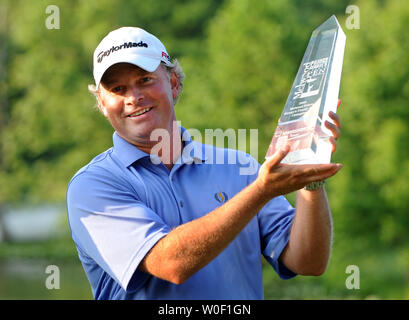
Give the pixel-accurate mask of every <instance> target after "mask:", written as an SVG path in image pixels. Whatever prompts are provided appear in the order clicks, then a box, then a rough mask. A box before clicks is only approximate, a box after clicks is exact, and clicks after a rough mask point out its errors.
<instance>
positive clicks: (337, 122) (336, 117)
mask: <svg viewBox="0 0 409 320" xmlns="http://www.w3.org/2000/svg"><path fill="white" fill-rule="evenodd" d="M329 117H330V118H331V119H332V120H334V123H335V125H336V126H337V127H338V128H339V129H341V118H340V117H339V115H337V114H336V113H335V112H332V111H331V112H330V113H329Z"/></svg>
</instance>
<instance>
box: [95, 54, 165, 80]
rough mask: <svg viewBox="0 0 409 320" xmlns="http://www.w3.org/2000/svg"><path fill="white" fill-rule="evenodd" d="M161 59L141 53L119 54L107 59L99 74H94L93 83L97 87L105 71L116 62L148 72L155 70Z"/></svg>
mask: <svg viewBox="0 0 409 320" xmlns="http://www.w3.org/2000/svg"><path fill="white" fill-rule="evenodd" d="M160 62H161V60H158V59H154V58H150V57H146V56H142V55H128V56H121V57H120V59H113V60H109V61H108V62H107V63H106V65H104V67H103V68H101V69H100V74H96V75H94V79H95V85H96V86H97V87H98V86H99V84H100V82H101V79H102V77H103V76H104V74H105V72H106V71H107V70H108V69H109V68H110V67H112V66H113V65H114V64H117V63H130V64H133V65H135V66H137V67H139V68H142V69H143V70H146V71H148V72H153V71H155V70H156V69H157V68H158V66H159V64H160Z"/></svg>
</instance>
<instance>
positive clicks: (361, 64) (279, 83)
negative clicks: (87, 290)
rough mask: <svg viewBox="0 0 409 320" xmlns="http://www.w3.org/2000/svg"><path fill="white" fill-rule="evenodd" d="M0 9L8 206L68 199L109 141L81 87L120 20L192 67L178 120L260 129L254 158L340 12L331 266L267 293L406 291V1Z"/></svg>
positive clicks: (231, 0)
mask: <svg viewBox="0 0 409 320" xmlns="http://www.w3.org/2000/svg"><path fill="white" fill-rule="evenodd" d="M50 4H53V5H57V6H58V7H59V9H60V29H58V30H49V29H47V28H46V26H45V20H46V18H47V14H46V13H45V9H46V7H47V6H48V5H50ZM351 4H352V5H356V6H357V7H358V8H359V11H360V15H359V18H360V29H348V28H346V19H348V17H349V15H348V14H346V13H345V10H346V7H347V6H348V5H351ZM0 13H3V14H1V15H0V19H2V21H0V28H1V30H0V40H1V44H0V57H1V60H0V63H1V64H0V68H1V69H0V86H1V87H0V102H1V105H0V152H1V153H0V203H5V204H8V203H35V202H63V201H64V200H65V192H66V187H67V183H68V181H69V179H70V178H71V177H72V175H73V174H74V173H75V172H76V170H78V169H79V168H80V167H82V166H83V165H85V164H86V163H87V162H88V161H89V160H90V159H92V158H93V157H94V156H95V155H97V154H99V153H100V152H102V151H103V150H105V149H107V148H109V147H110V146H111V143H112V140H111V136H112V132H113V131H112V128H111V126H110V125H109V123H108V122H107V121H106V120H105V119H104V118H103V117H102V115H100V114H99V112H98V111H96V109H95V108H93V106H94V105H95V101H94V99H93V97H92V96H91V95H90V94H89V93H88V91H87V84H89V83H92V81H93V79H92V53H93V50H94V48H95V47H96V45H97V44H98V43H99V41H100V40H101V39H102V37H103V36H104V35H105V34H106V33H108V32H109V31H111V30H113V29H114V28H117V27H120V26H126V25H133V26H140V27H142V28H145V29H147V30H148V31H150V32H152V33H153V34H155V35H157V36H158V37H159V38H160V39H161V40H162V41H163V42H164V43H165V45H166V47H167V49H168V51H169V53H170V54H171V56H172V57H176V58H177V59H178V60H179V61H180V63H181V65H182V67H183V69H184V71H185V73H186V75H187V77H186V81H185V88H184V92H183V95H182V97H181V99H180V100H179V103H178V105H177V107H176V112H177V117H178V119H179V120H181V121H182V125H183V126H185V127H186V128H197V129H199V130H201V131H202V132H203V130H204V129H205V128H213V129H215V128H222V129H223V130H225V129H227V128H234V129H239V128H243V129H251V128H257V129H258V130H259V133H258V138H259V140H258V150H259V154H258V159H259V161H260V162H261V161H263V158H264V154H265V150H266V149H267V147H268V144H269V142H270V139H271V135H272V133H273V132H274V129H275V126H276V123H277V120H278V117H279V115H280V113H281V111H282V108H283V106H284V103H285V100H286V98H287V95H288V93H289V91H290V88H291V85H292V81H293V79H294V77H295V74H296V71H297V69H298V67H299V63H300V61H301V59H302V56H303V54H304V50H305V48H306V45H307V43H308V40H309V38H310V35H311V32H312V30H313V29H314V28H316V27H317V26H318V25H319V24H321V23H322V22H323V21H325V20H326V19H327V18H328V17H329V16H331V15H332V14H335V15H336V16H337V17H338V20H339V21H340V24H341V26H342V27H343V29H344V31H345V33H346V35H347V44H346V51H345V59H344V67H343V75H342V81H341V91H340V98H341V99H342V104H341V107H340V109H339V114H340V117H341V119H342V124H343V129H342V137H341V138H340V140H339V145H338V150H337V152H336V153H335V154H334V156H333V160H334V161H336V162H341V163H343V164H344V168H343V169H342V170H341V172H340V173H339V174H338V175H337V176H335V177H334V178H332V179H331V180H330V181H329V182H328V183H327V190H328V194H329V199H330V203H331V207H332V212H333V219H334V234H335V236H334V244H333V253H332V257H331V262H330V265H329V268H328V270H327V272H326V273H325V274H324V275H323V276H321V277H319V278H311V277H297V278H295V279H293V280H289V281H282V280H279V279H278V278H277V276H276V275H275V274H274V273H273V271H272V270H271V269H269V268H265V272H264V282H265V285H264V287H265V295H266V298H267V299H269V298H275V299H281V298H297V299H314V298H322V299H326V298H329V299H332V298H359V299H362V298H381V299H408V298H409V287H408V277H409V273H408V271H409V240H408V237H407V233H408V232H407V231H408V230H409V214H408V213H409V212H408V209H409V148H408V142H407V141H408V138H409V128H408V120H409V108H408V101H409V81H408V79H409V55H408V54H407V53H408V52H409V32H408V30H409V2H407V1H403V0H400V1H399V0H388V1H386V0H385V1H380V0H379V1H377V0H365V1H359V0H357V1H354V2H352V1H335V0H330V1H324V0H311V1H301V0H291V1H285V0H274V1H273V0H258V1H250V0H224V1H218V0H208V1H202V0H191V1H185V0H168V1H163V0H161V1H125V0H116V1H113V0H112V1H108V0H100V1H96V0H92V1H91V0H90V1H79V0H70V1H62V0H55V1H52V3H50V2H49V1H45V0H41V1H31V0H13V1H11V0H0ZM5 17H6V18H5ZM289 199H290V200H291V201H294V195H289ZM58 245H59V246H61V244H60V243H59V244H58ZM67 246H68V244H67ZM30 248H31V249H30V250H25V249H24V248H21V246H18V247H17V248H16V247H13V245H12V244H10V245H9V246H8V247H7V245H4V244H2V245H1V247H0V256H1V257H8V256H13V255H17V256H18V255H19V254H20V253H21V252H23V254H21V255H22V256H24V255H26V254H27V251H30V252H40V251H41V250H39V249H38V248H36V247H35V244H34V246H33V245H31V246H30ZM45 248H46V249H47V248H48V249H49V251H50V252H55V249H52V246H51V249H50V248H49V247H48V246H45ZM58 248H60V247H58ZM70 248H71V247H70ZM14 249H16V250H14ZM63 251H64V250H63ZM16 252H19V253H16ZM64 252H65V251H64ZM72 252H73V253H72V254H68V256H72V258H73V259H75V252H74V251H72ZM66 256H67V255H64V257H66ZM348 265H357V266H358V267H359V268H360V279H361V281H360V289H359V290H348V289H346V287H345V280H346V278H347V276H348V274H346V273H345V270H346V267H347V266H348ZM72 298H75V296H74V297H72Z"/></svg>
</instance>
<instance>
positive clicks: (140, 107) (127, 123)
mask: <svg viewBox="0 0 409 320" xmlns="http://www.w3.org/2000/svg"><path fill="white" fill-rule="evenodd" d="M178 85H179V82H178V80H177V76H176V74H174V73H172V74H171V75H170V76H169V75H168V72H167V71H166V69H165V67H164V66H162V65H159V67H158V68H157V69H156V70H155V71H154V72H148V71H145V70H143V69H141V68H139V67H137V66H134V65H132V64H129V63H119V64H116V65H113V66H112V67H110V68H109V69H108V71H107V72H106V73H105V75H104V77H103V78H102V81H101V85H100V90H99V100H100V109H101V111H102V113H103V114H104V115H105V117H107V118H108V120H109V121H110V122H111V125H112V126H113V127H114V129H115V130H116V132H117V133H118V135H119V136H121V137H122V138H124V139H125V140H127V141H128V142H130V143H132V144H134V145H136V146H147V145H152V143H151V142H150V135H151V132H152V131H153V130H155V129H157V128H162V129H165V130H168V132H171V130H172V125H173V121H176V117H175V113H174V109H173V107H174V101H175V99H176V98H177V92H178ZM155 143H156V142H155Z"/></svg>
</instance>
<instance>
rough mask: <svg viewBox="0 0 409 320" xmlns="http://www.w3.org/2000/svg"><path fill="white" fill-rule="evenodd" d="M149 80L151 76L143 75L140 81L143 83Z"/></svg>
mask: <svg viewBox="0 0 409 320" xmlns="http://www.w3.org/2000/svg"><path fill="white" fill-rule="evenodd" d="M151 80H152V78H151V77H143V78H142V79H141V81H142V82H143V83H147V82H149V81H151Z"/></svg>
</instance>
